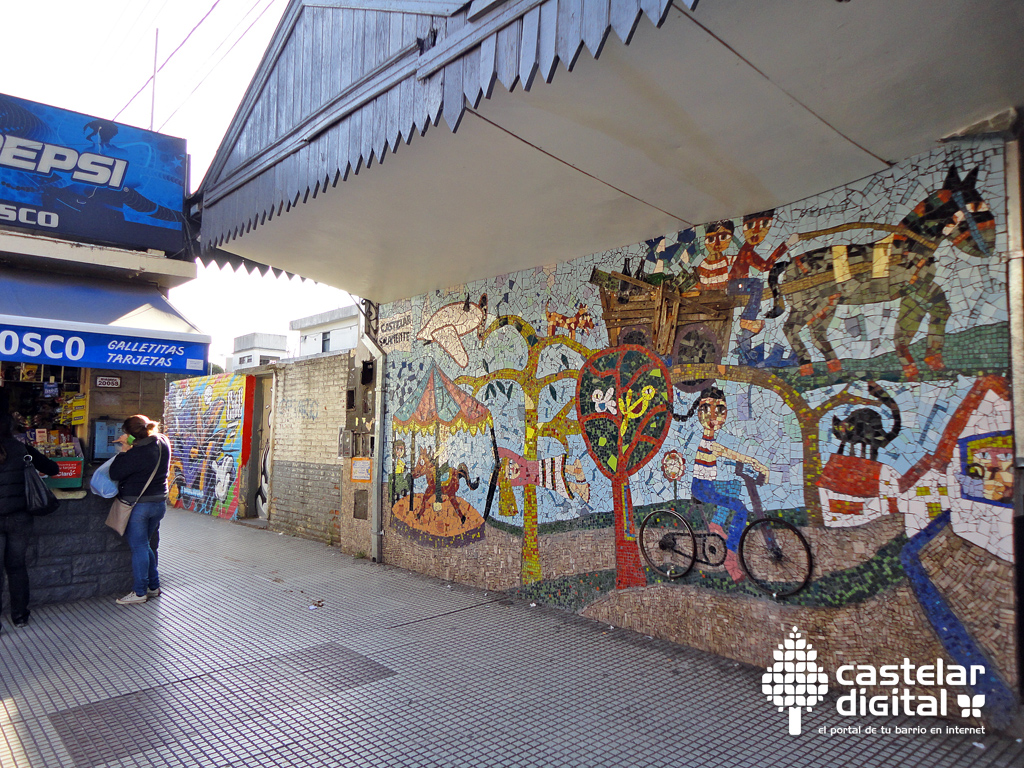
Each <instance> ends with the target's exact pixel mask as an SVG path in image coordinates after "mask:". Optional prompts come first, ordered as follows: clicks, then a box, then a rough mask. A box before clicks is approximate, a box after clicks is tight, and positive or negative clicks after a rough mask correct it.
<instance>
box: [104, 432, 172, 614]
mask: <svg viewBox="0 0 1024 768" xmlns="http://www.w3.org/2000/svg"><path fill="white" fill-rule="evenodd" d="M157 426H159V425H158V424H157V423H156V422H155V421H150V419H149V418H148V417H146V416H143V415H142V414H141V413H140V414H136V415H135V416H129V417H128V418H127V419H125V420H124V424H123V425H122V428H123V429H124V432H125V435H126V439H125V440H124V442H122V443H121V453H119V454H118V455H117V456H116V457H115V458H114V461H113V462H111V464H110V479H111V480H114V481H115V482H116V483H117V486H118V493H117V496H118V498H119V499H121V500H123V501H125V502H127V503H129V504H131V503H133V502H134V503H135V506H134V507H133V508H132V514H131V517H130V518H128V527H127V528H126V529H125V532H124V537H125V538H126V539H127V540H128V546H129V547H131V550H132V578H133V587H134V588H133V589H132V591H131V592H129V593H128V594H127V595H125V596H124V597H119V598H118V599H117V602H118V604H119V605H135V604H136V603H144V602H146V601H147V600H148V599H149V598H151V597H156V596H157V595H159V594H160V574H159V573H158V572H157V568H156V562H157V557H156V552H154V551H153V549H152V547H150V544H149V542H150V539H151V538H153V536H154V534H156V533H157V531H159V529H160V521H161V520H162V519H163V516H164V512H165V510H166V508H167V507H166V502H167V468H168V466H169V465H170V463H171V446H170V443H168V442H167V438H165V437H164V436H163V435H160V434H157V432H156V428H157Z"/></svg>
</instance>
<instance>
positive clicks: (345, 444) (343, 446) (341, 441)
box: [338, 427, 354, 459]
mask: <svg viewBox="0 0 1024 768" xmlns="http://www.w3.org/2000/svg"><path fill="white" fill-rule="evenodd" d="M353 442H354V440H353V435H352V430H351V429H345V428H344V427H342V428H341V429H340V430H338V457H339V458H342V459H351V458H352V444H353Z"/></svg>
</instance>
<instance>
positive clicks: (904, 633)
mask: <svg viewBox="0 0 1024 768" xmlns="http://www.w3.org/2000/svg"><path fill="white" fill-rule="evenodd" d="M1003 163H1004V158H1003V152H1002V145H1001V144H999V143H997V142H986V141H972V142H963V143H958V144H955V145H953V144H951V145H948V146H946V147H943V148H941V149H937V150H935V151H934V152H932V153H930V154H927V155H923V156H920V157H917V158H913V159H911V160H909V161H906V162H903V163H900V164H898V165H896V166H893V167H892V168H890V169H889V170H887V171H885V172H882V173H879V174H877V175H875V176H871V177H868V178H866V179H862V180H860V181H857V182H854V183H852V184H849V185H847V186H844V187H841V188H838V189H835V190H832V191H829V192H826V193H823V194H820V195H818V196H816V197H813V198H809V199H806V200H802V201H800V202H797V203H794V204H791V205H786V206H783V207H779V208H776V209H774V210H768V211H757V212H754V211H752V212H749V213H748V214H747V215H744V216H739V217H737V218H735V219H731V220H725V221H718V222H709V223H705V224H702V225H700V226H696V227H684V228H681V229H680V230H679V231H676V232H671V233H666V234H665V235H664V236H659V237H655V238H653V239H651V240H649V241H646V242H643V243H638V244H636V245H632V246H628V247H623V248H619V249H616V250H613V251H609V252H607V253H600V254H594V255H589V256H582V257H580V258H577V259H575V260H572V261H569V262H565V263H561V264H557V265H547V266H538V267H537V268H535V269H531V270H526V271H521V272H516V273H513V274H506V275H499V276H496V277H493V278H489V279H486V280H480V281H476V282H472V283H469V284H467V285H460V286H454V287H451V288H449V289H447V290H440V291H435V292H432V293H430V294H427V295H421V296H416V297H413V298H410V299H408V300H404V301H399V302H395V303H392V304H390V305H387V306H386V307H383V308H382V312H381V327H382V329H387V335H386V336H383V337H382V341H383V342H384V344H385V347H386V348H387V351H388V352H389V355H388V371H387V382H388V384H387V413H388V415H389V416H388V418H389V422H388V425H387V432H388V444H387V446H386V449H385V451H384V461H385V466H384V472H385V476H386V477H387V479H388V488H387V492H388V494H389V503H388V504H387V505H386V506H387V507H390V514H386V515H385V524H386V528H387V531H388V535H387V536H386V537H385V547H386V548H385V557H386V559H387V560H388V561H389V562H393V563H396V564H399V565H404V566H406V567H411V568H415V569H417V570H421V571H425V572H428V573H433V574H435V575H438V576H441V577H444V578H451V579H457V580H460V581H465V582H468V583H473V584H477V585H480V586H485V587H488V588H492V589H508V590H513V591H515V592H516V593H517V594H519V595H521V596H523V597H529V598H530V599H533V600H536V601H541V602H545V603H548V604H554V605H560V606H562V607H565V608H567V609H570V610H575V611H580V612H582V613H584V614H585V615H590V616H594V617H597V618H601V619H603V620H606V621H609V622H611V623H614V624H617V625H625V626H631V627H633V628H635V629H637V630H639V631H642V632H645V633H649V634H657V635H660V636H662V637H667V638H670V639H673V640H677V641H680V642H685V643H689V644H692V645H697V646H699V647H704V648H708V649H710V650H714V651H716V652H718V653H723V654H725V655H727V656H731V657H733V658H739V659H743V660H746V661H751V662H752V663H758V664H760V663H763V660H764V658H766V657H767V658H770V657H771V649H772V648H774V647H775V644H776V643H777V642H778V637H779V634H778V633H779V627H780V626H781V625H782V624H785V623H787V622H791V621H799V622H801V627H806V628H809V631H810V636H811V637H812V639H814V638H817V639H816V640H815V643H814V644H815V647H816V648H819V649H820V651H821V653H822V658H823V660H824V661H825V663H826V665H832V666H833V667H834V666H835V665H836V664H838V663H843V661H842V660H843V659H844V658H845V659H846V660H848V661H849V660H850V659H856V658H857V657H858V655H862V656H864V657H865V661H866V662H871V663H876V664H877V663H886V662H885V661H883V660H886V659H895V660H896V662H897V663H898V662H899V660H901V659H902V658H903V657H904V656H906V657H910V658H912V659H922V660H925V659H929V658H931V659H933V660H934V658H935V657H936V656H937V655H939V656H944V657H945V658H946V659H947V660H948V661H950V662H954V663H958V664H973V663H978V664H983V665H984V666H985V668H986V670H987V673H986V676H985V679H984V680H983V681H981V682H979V683H978V685H977V687H976V688H975V689H974V690H973V693H974V694H975V695H977V694H980V693H984V694H985V695H986V698H987V701H988V702H989V704H988V706H987V710H986V711H987V716H988V717H990V718H992V719H993V721H994V722H995V721H998V720H999V718H1000V717H1006V716H1008V715H1007V714H1006V713H1007V712H1009V707H1011V705H1012V701H1013V699H1014V694H1013V690H1014V689H1015V686H1016V681H1017V676H1018V671H1017V668H1016V656H1015V653H1016V652H1015V647H1014V636H1015V634H1014V626H1013V625H1014V620H1013V617H1014V613H1013V610H1014V609H1013V606H1014V594H1013V587H1012V582H1013V562H1012V560H1013V554H1012V549H1011V546H1012V545H1011V541H1012V536H1011V517H1012V510H1011V503H1010V500H1011V497H1012V484H1013V475H1012V469H1011V458H1012V456H1013V446H1012V438H1011V424H1010V405H1011V403H1010V385H1009V381H1008V378H1007V377H1008V375H1009V373H1008V370H1009V357H1008V356H1009V344H1008V339H1009V331H1008V306H1007V289H1006V259H1005V255H1004V254H1005V250H1006V238H1005V222H1006V210H1005V208H1006V199H1005V184H1004V174H1003Z"/></svg>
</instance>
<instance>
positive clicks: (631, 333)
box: [590, 269, 746, 390]
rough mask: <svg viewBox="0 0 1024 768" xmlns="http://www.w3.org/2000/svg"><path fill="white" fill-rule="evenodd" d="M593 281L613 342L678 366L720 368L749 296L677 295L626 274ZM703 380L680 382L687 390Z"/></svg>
mask: <svg viewBox="0 0 1024 768" xmlns="http://www.w3.org/2000/svg"><path fill="white" fill-rule="evenodd" d="M590 282H591V283H592V284H594V285H596V286H597V287H598V288H599V290H600V295H601V313H602V316H603V318H604V323H605V326H606V327H607V329H608V343H609V345H611V346H616V345H619V344H639V345H640V346H644V347H647V348H649V349H651V350H653V351H654V352H656V353H657V354H658V355H660V356H661V358H662V359H663V360H664V361H665V363H666V364H667V365H668V366H669V367H672V366H673V365H681V364H687V363H720V362H721V361H722V358H723V357H724V356H725V355H726V354H728V352H729V342H730V336H731V333H732V315H733V310H734V309H735V308H736V307H737V306H740V305H741V304H742V303H743V302H744V300H745V298H746V297H743V296H738V297H733V296H728V295H726V293H725V291H696V290H688V291H683V292H680V291H676V290H674V289H673V288H671V287H669V286H667V285H664V284H661V285H654V284H652V283H649V282H646V281H643V280H637V279H636V278H633V277H630V276H629V275H626V274H623V273H621V272H604V271H602V270H599V269H595V270H594V271H593V272H592V273H591V276H590ZM703 384H704V382H702V381H686V382H676V385H677V386H681V388H683V389H686V390H697V389H702V388H703Z"/></svg>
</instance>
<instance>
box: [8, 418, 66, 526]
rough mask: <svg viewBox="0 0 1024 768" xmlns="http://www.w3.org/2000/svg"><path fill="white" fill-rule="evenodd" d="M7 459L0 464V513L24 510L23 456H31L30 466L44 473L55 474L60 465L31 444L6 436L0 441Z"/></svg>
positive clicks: (9, 513)
mask: <svg viewBox="0 0 1024 768" xmlns="http://www.w3.org/2000/svg"><path fill="white" fill-rule="evenodd" d="M0 444H2V445H3V450H4V453H6V455H7V459H6V460H5V461H4V462H3V463H2V464H0V515H13V514H16V513H18V512H24V511H25V456H31V457H32V466H34V467H35V468H36V469H38V470H39V471H40V472H42V473H43V474H46V475H56V474H57V473H59V472H60V467H59V466H57V462H55V461H54V460H53V459H48V458H46V457H45V456H43V454H41V453H40V452H39V451H37V450H36V449H35V448H33V447H32V446H31V445H26V444H25V443H23V442H21V441H20V440H17V439H15V438H13V437H8V438H5V439H3V440H2V441H0Z"/></svg>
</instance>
